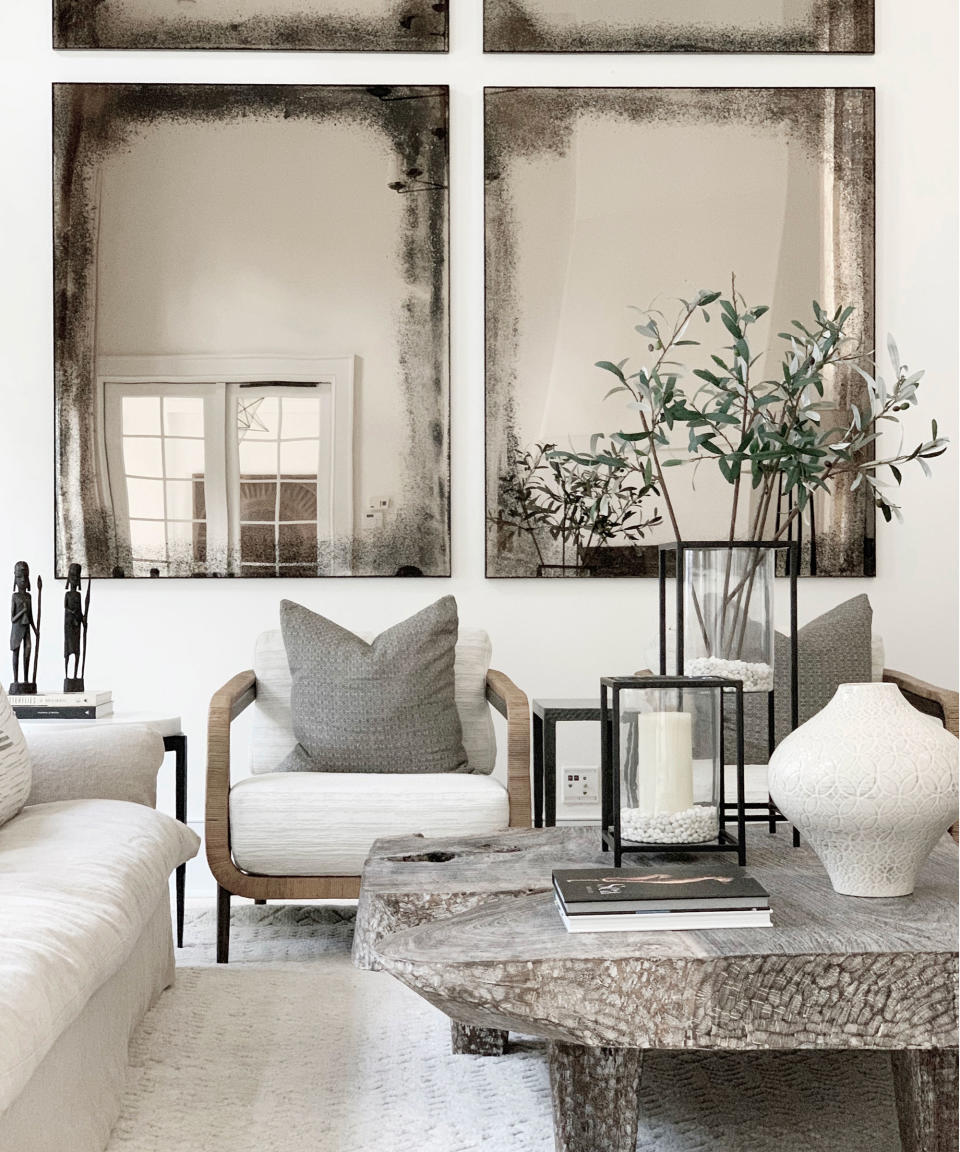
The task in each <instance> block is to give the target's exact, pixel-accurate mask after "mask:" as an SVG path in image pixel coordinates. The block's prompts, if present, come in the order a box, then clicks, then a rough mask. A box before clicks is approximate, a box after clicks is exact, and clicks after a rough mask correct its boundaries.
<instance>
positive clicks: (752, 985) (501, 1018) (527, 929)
mask: <svg viewBox="0 0 960 1152" xmlns="http://www.w3.org/2000/svg"><path fill="white" fill-rule="evenodd" d="M515 836H519V837H521V839H520V840H519V841H516V840H513V839H507V838H501V837H493V838H488V839H487V840H486V841H484V843H486V844H488V845H492V846H500V845H501V844H503V846H506V847H514V846H522V845H523V844H527V843H529V844H530V846H531V848H532V851H533V853H534V855H535V860H534V859H533V858H531V859H530V860H529V861H527V863H528V864H529V865H530V867H529V869H528V870H527V871H526V873H525V872H524V862H523V860H522V859H520V858H519V857H520V856H521V855H523V854H522V853H508V854H507V855H510V856H514V857H515V860H514V862H513V863H512V864H510V865H501V864H500V863H499V862H493V863H491V864H490V868H491V869H493V870H495V871H500V872H501V875H502V877H503V880H504V881H505V883H506V886H507V891H506V893H504V894H502V895H501V898H500V899H499V900H498V899H495V898H494V897H493V896H492V895H491V892H492V889H493V888H494V887H495V881H494V880H493V879H492V878H491V877H490V876H489V875H484V864H485V862H487V861H489V860H490V857H491V854H492V853H493V848H492V847H488V848H486V849H481V848H480V847H479V845H480V843H481V842H480V841H479V840H474V842H473V845H474V847H475V848H476V851H474V852H473V853H472V854H471V853H470V851H469V848H470V844H471V842H470V841H469V840H464V841H460V842H459V843H460V845H461V847H460V848H459V849H457V848H455V845H456V843H457V842H452V843H448V844H446V845H444V844H443V842H442V841H437V840H430V841H429V849H428V850H431V851H435V852H437V853H438V855H437V856H436V858H435V860H434V861H433V862H432V863H431V862H430V861H424V860H420V861H419V862H414V861H410V860H407V861H403V860H397V859H396V858H395V857H396V856H397V852H396V851H395V850H393V849H391V857H392V858H388V859H387V860H385V861H383V862H380V863H377V864H376V865H375V867H374V871H373V876H374V877H376V878H377V880H378V884H383V883H384V881H385V880H386V878H387V877H388V876H392V878H393V881H394V891H393V893H392V896H393V897H394V898H396V897H398V896H399V894H400V890H401V888H402V884H401V882H400V880H399V877H398V875H397V874H396V873H395V872H391V867H392V868H400V867H401V866H403V867H404V868H405V869H409V867H412V866H414V864H415V863H419V864H420V865H422V867H423V872H422V874H421V881H422V883H423V886H424V895H423V900H424V901H425V903H422V904H417V903H416V901H415V900H414V901H413V902H412V903H406V904H404V903H403V902H400V903H397V902H396V900H395V899H394V902H393V903H392V904H391V902H390V900H389V899H388V901H387V905H388V906H390V907H392V908H393V910H394V912H395V913H398V915H397V917H396V918H397V919H398V920H402V918H403V915H405V914H407V915H411V916H420V917H421V919H420V923H419V926H418V927H407V928H404V929H401V930H400V931H397V932H395V933H394V934H392V935H391V936H389V938H387V939H381V940H379V941H378V943H377V948H378V953H379V960H380V962H381V963H382V965H383V967H385V968H386V969H387V971H388V972H390V973H391V974H392V975H393V976H395V977H397V978H398V979H399V980H401V981H402V982H403V983H405V984H407V985H408V986H409V987H410V988H412V989H413V990H414V991H416V992H417V993H418V994H419V995H421V996H423V997H424V998H425V999H426V1000H428V1001H429V1002H430V1003H432V1004H434V1005H435V1006H436V1007H438V1008H440V1009H441V1010H442V1011H444V1012H445V1013H446V1014H447V1015H448V1016H450V1018H451V1019H452V1020H453V1021H455V1022H457V1023H456V1024H455V1027H454V1043H455V1050H459V1051H472V1052H481V1053H482V1052H496V1051H498V1050H502V1042H503V1039H504V1038H505V1036H506V1033H507V1032H508V1031H511V1030H512V1031H520V1032H524V1033H527V1034H532V1035H535V1036H540V1037H544V1038H546V1039H547V1040H548V1041H550V1071H551V1086H552V1095H553V1104H554V1131H555V1136H556V1146H557V1149H558V1150H559V1152H632V1149H633V1148H634V1147H635V1141H636V1124H637V1115H638V1108H639V1083H640V1072H641V1062H642V1052H643V1050H644V1049H648V1048H667V1049H684V1048H698V1049H711V1048H712V1049H769V1048H788V1049H793V1048H817V1049H822V1048H826V1049H835V1048H880V1049H887V1050H892V1056H893V1070H894V1086H895V1091H896V1097H897V1106H898V1114H899V1117H900V1128H901V1138H902V1141H903V1147H904V1149H905V1152H954V1150H956V1149H957V1136H956V1133H957V1106H956V1100H957V1064H956V1046H957V997H956V985H957V955H956V952H957V849H956V845H955V844H954V843H953V841H952V840H951V839H950V838H949V837H947V836H945V837H944V839H943V840H942V841H941V842H940V843H939V844H938V845H937V847H936V849H935V850H934V852H933V854H932V855H931V857H930V859H929V860H928V862H927V864H926V866H925V868H924V869H923V871H922V872H921V875H920V879H919V882H918V886H917V890H916V892H915V893H914V895H913V896H909V897H900V898H888V899H876V900H868V899H856V898H853V897H846V896H839V895H838V894H837V893H835V892H834V891H833V889H832V888H831V886H830V883H829V880H828V879H827V876H826V873H825V872H824V870H823V868H822V866H821V865H820V862H819V861H818V860H817V858H816V856H815V855H814V854H813V852H812V851H811V850H810V849H809V848H807V847H806V846H801V847H800V848H797V849H795V848H793V847H792V846H791V844H790V840H789V838H788V837H787V835H786V834H785V833H783V832H781V833H780V834H779V835H775V836H770V835H769V834H768V833H767V832H766V830H765V829H761V828H753V829H751V830H750V831H749V847H748V870H749V872H750V873H751V874H752V875H754V876H756V877H757V879H759V880H760V882H761V883H762V884H763V885H764V886H765V887H766V888H767V889H768V890H769V892H770V894H771V905H772V910H773V919H774V925H775V926H774V927H773V928H759V929H757V928H755V929H737V930H726V931H718V930H717V931H697V932H630V933H583V934H575V933H568V932H567V931H566V930H565V929H564V927H563V925H562V923H561V921H560V918H559V915H558V914H557V912H556V909H555V907H554V904H553V897H552V895H551V894H549V893H545V892H540V893H536V894H532V895H527V894H521V889H522V887H523V885H524V883H526V884H527V885H530V886H535V885H537V884H538V882H539V881H538V876H539V871H540V869H541V868H545V870H546V879H547V882H548V881H549V871H550V870H551V869H552V868H553V867H557V866H559V865H561V864H570V863H573V864H575V863H576V862H577V860H576V858H575V857H576V851H577V849H578V848H579V849H581V850H582V851H583V853H584V854H583V855H582V856H581V857H580V858H579V862H580V863H581V864H584V863H587V862H590V863H593V862H594V860H595V858H596V857H597V856H600V855H601V854H599V853H592V852H590V851H589V842H588V841H587V840H586V839H585V834H584V833H580V832H578V833H576V834H574V835H571V833H570V832H569V831H567V830H564V829H547V830H544V831H537V832H534V833H516V834H508V837H515ZM548 837H550V838H549V839H548ZM589 837H590V839H591V840H592V841H593V843H594V844H595V843H596V839H597V833H596V832H595V831H592V832H590V833H589ZM393 843H396V842H393ZM405 843H408V844H409V843H410V842H409V841H407V842H405ZM419 843H420V846H421V848H423V847H426V845H427V842H425V841H422V840H421V841H420V842H419ZM564 848H565V849H567V851H561V849H564ZM403 854H406V855H410V854H411V853H409V852H405V853H403ZM446 857H449V859H446ZM545 857H549V860H547V859H546V858H545ZM571 857H573V858H571ZM442 858H443V859H442ZM609 859H610V858H609V855H608V856H607V857H606V860H607V861H609ZM371 863H373V860H372V859H371ZM444 863H445V864H447V865H450V864H452V865H454V869H455V871H456V876H454V874H453V871H451V874H450V878H449V879H447V880H445V881H444V880H441V879H440V878H439V876H438V875H436V873H437V872H438V871H439V870H440V869H442V867H443V865H444ZM388 865H390V866H391V867H388ZM428 868H429V871H428V870H427V869H428ZM470 871H473V872H474V880H475V881H476V882H475V883H473V884H471V883H470V876H469V872H470ZM404 875H405V877H406V881H405V882H406V883H409V872H408V871H406V870H405V871H404ZM364 885H366V876H365V878H364ZM387 887H389V885H388V886H387ZM480 888H483V889H485V890H484V891H479V889H480ZM504 895H506V896H508V897H509V896H513V897H514V898H512V899H511V898H503V896H504ZM407 898H408V900H409V899H410V893H409V892H407ZM471 901H472V903H473V907H472V910H470V911H464V912H453V913H451V911H450V910H451V909H453V908H454V907H455V906H456V905H457V904H458V903H461V902H462V903H464V904H469V903H470V902H471ZM444 906H445V907H446V908H447V909H448V911H447V912H446V914H444V913H443V912H441V911H440V909H441V908H443V907H444ZM458 1041H459V1044H460V1047H457V1044H458Z"/></svg>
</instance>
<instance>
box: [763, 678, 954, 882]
mask: <svg viewBox="0 0 960 1152" xmlns="http://www.w3.org/2000/svg"><path fill="white" fill-rule="evenodd" d="M957 748H958V742H957V739H956V737H954V736H952V735H951V734H950V733H949V732H947V731H946V730H945V729H944V728H943V727H942V726H941V725H940V724H939V722H938V721H936V720H935V719H933V718H932V717H930V716H925V715H923V713H921V712H918V711H917V710H916V709H915V708H913V707H912V706H911V705H910V704H909V703H908V702H907V700H906V699H905V697H904V696H903V695H902V694H901V692H900V690H899V689H898V688H897V687H896V685H894V684H877V683H874V684H842V685H841V686H840V687H839V688H838V689H837V692H836V695H835V696H834V697H833V699H832V700H831V701H830V703H829V704H828V705H827V707H826V708H824V709H823V710H822V711H820V712H818V713H817V714H816V715H815V716H813V717H812V718H811V719H810V720H808V721H807V723H806V724H803V725H802V726H801V727H800V728H798V729H797V730H796V732H793V733H791V734H790V735H789V736H788V737H787V738H786V739H785V740H784V741H783V742H782V743H781V744H780V746H779V747H778V748H777V750H776V751H775V752H774V754H773V757H772V758H771V760H770V792H771V795H772V796H773V798H774V800H775V801H776V802H777V804H778V805H779V807H780V810H781V811H782V812H783V813H784V815H785V816H786V817H787V818H788V819H789V820H790V821H791V822H792V823H793V824H794V825H796V827H797V828H798V829H799V830H800V834H801V836H804V837H805V838H806V839H807V840H808V841H809V842H810V845H811V847H812V848H813V849H814V851H815V852H816V853H817V855H818V856H819V857H820V860H821V862H822V863H823V866H824V867H825V868H826V870H827V873H828V874H829V876H830V880H831V882H832V884H833V887H834V888H835V890H836V891H837V892H840V893H841V894H843V895H848V896H906V895H909V894H910V893H911V892H912V891H913V888H914V884H915V881H916V876H917V873H918V871H919V869H920V867H921V866H922V865H923V863H924V861H925V860H926V858H927V856H929V854H930V852H931V850H932V849H933V846H934V844H936V842H937V840H938V839H939V838H940V837H941V836H942V835H943V833H944V832H945V831H946V830H947V828H948V827H949V826H950V824H951V823H952V822H953V821H954V820H955V819H956V811H957Z"/></svg>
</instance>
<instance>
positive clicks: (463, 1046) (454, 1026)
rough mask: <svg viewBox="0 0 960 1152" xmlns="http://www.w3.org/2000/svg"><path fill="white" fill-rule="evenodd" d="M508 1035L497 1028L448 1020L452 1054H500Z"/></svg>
mask: <svg viewBox="0 0 960 1152" xmlns="http://www.w3.org/2000/svg"><path fill="white" fill-rule="evenodd" d="M508 1035H509V1033H508V1032H501V1031H500V1030H499V1029H498V1028H475V1027H474V1026H473V1025H472V1024H461V1023H460V1022H459V1021H457V1020H451V1021H450V1046H451V1049H452V1051H453V1054H454V1056H502V1055H503V1054H504V1052H505V1051H506V1047H507V1036H508Z"/></svg>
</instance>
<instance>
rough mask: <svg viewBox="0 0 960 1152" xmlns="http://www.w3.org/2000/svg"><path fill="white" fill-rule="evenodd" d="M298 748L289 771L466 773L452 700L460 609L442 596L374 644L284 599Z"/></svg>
mask: <svg viewBox="0 0 960 1152" xmlns="http://www.w3.org/2000/svg"><path fill="white" fill-rule="evenodd" d="M280 627H281V629H282V631H283V642H284V645H285V647H286V650H287V662H288V663H289V665H290V673H291V676H292V679H293V687H292V689H291V692H290V706H291V711H292V714H293V731H294V735H295V736H296V738H297V740H298V741H299V743H298V744H297V747H296V748H294V750H293V751H292V752H291V753H290V754H289V755H288V756H287V757H286V759H285V760H284V761H283V762H282V763H281V764H280V766H279V769H278V770H279V771H281V772H389V773H401V772H464V771H469V767H468V765H467V754H466V752H465V751H464V748H463V737H462V732H461V728H460V716H459V713H458V712H457V706H456V702H455V700H454V674H453V668H454V658H455V654H456V646H457V634H458V630H459V625H458V620H457V602H456V600H454V598H453V597H452V596H444V597H443V598H442V599H440V600H438V601H437V602H436V603H435V604H431V605H430V607H429V608H424V609H423V611H422V612H418V613H416V615H414V616H411V617H410V618H409V619H408V620H403V621H401V622H400V623H399V624H395V625H394V626H393V627H392V628H388V629H387V630H386V632H381V634H380V635H379V636H378V637H377V638H376V639H375V640H374V641H373V642H372V643H370V644H368V643H367V642H366V641H365V640H362V639H361V638H360V637H359V636H355V635H354V634H353V633H352V632H349V631H347V629H346V628H341V627H340V626H339V625H338V624H334V622H333V621H332V620H328V619H326V617H324V616H318V615H317V613H315V612H311V611H310V610H309V609H308V608H304V607H303V606H302V605H300V604H294V603H293V602H292V601H291V600H284V601H282V603H281V605H280Z"/></svg>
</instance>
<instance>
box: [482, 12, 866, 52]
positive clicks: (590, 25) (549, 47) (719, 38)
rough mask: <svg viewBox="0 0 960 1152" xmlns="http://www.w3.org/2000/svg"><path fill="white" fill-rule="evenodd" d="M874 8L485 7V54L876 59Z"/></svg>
mask: <svg viewBox="0 0 960 1152" xmlns="http://www.w3.org/2000/svg"><path fill="white" fill-rule="evenodd" d="M873 7H874V0H485V3H484V47H485V48H486V50H487V51H488V52H873V23H874V12H873Z"/></svg>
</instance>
